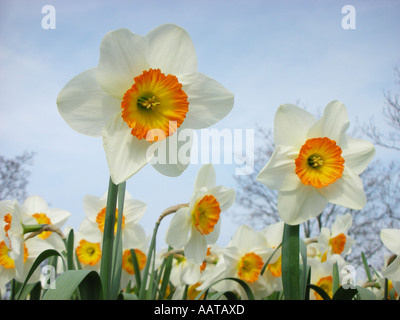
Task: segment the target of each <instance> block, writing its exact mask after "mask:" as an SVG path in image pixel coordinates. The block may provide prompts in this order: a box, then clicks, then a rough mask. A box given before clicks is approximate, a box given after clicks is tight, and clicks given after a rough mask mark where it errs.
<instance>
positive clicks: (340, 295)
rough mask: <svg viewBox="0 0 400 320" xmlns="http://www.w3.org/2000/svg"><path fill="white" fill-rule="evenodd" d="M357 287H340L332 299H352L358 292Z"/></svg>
mask: <svg viewBox="0 0 400 320" xmlns="http://www.w3.org/2000/svg"><path fill="white" fill-rule="evenodd" d="M357 292H358V291H357V289H355V288H354V289H352V288H348V289H345V288H343V287H339V288H338V289H337V290H336V292H335V294H334V295H333V297H332V300H351V299H353V298H354V296H355V295H356V294H357Z"/></svg>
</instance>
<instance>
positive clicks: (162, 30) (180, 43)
mask: <svg viewBox="0 0 400 320" xmlns="http://www.w3.org/2000/svg"><path fill="white" fill-rule="evenodd" d="M146 38H147V39H148V40H149V52H148V56H147V60H148V63H149V65H150V67H151V68H159V69H161V71H162V72H163V73H165V74H172V75H178V74H182V73H190V72H196V71H197V58H196V51H195V49H194V46H193V42H192V40H191V39H190V36H189V34H188V33H187V32H186V31H185V30H184V29H182V28H180V27H178V26H176V25H173V24H164V25H161V26H158V27H157V28H155V29H153V30H152V31H150V32H149V33H148V34H147V36H146Z"/></svg>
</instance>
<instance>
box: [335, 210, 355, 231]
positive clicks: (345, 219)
mask: <svg viewBox="0 0 400 320" xmlns="http://www.w3.org/2000/svg"><path fill="white" fill-rule="evenodd" d="M352 223H353V219H352V218H351V214H350V213H347V214H345V215H342V216H339V217H337V218H336V221H335V222H334V223H333V224H332V236H337V235H338V234H339V233H347V231H349V229H350V227H351V225H352Z"/></svg>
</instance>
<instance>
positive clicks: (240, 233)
mask: <svg viewBox="0 0 400 320" xmlns="http://www.w3.org/2000/svg"><path fill="white" fill-rule="evenodd" d="M231 245H232V246H236V247H238V248H239V249H240V251H241V252H244V253H247V252H250V251H253V250H254V248H262V247H265V245H266V241H265V237H264V235H263V234H262V233H261V232H258V231H255V230H254V229H253V228H252V227H250V226H248V225H241V226H239V227H238V228H237V229H236V232H235V234H234V235H233V237H232V241H231Z"/></svg>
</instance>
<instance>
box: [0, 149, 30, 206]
mask: <svg viewBox="0 0 400 320" xmlns="http://www.w3.org/2000/svg"><path fill="white" fill-rule="evenodd" d="M33 156H34V153H33V152H27V151H25V152H24V153H23V154H22V155H19V156H16V157H15V158H12V159H7V158H5V157H3V156H0V200H14V199H16V200H18V201H20V202H22V201H23V200H25V198H26V186H27V184H28V177H29V175H30V172H29V170H28V169H27V168H26V166H27V165H30V164H31V163H32V158H33Z"/></svg>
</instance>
